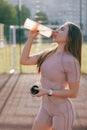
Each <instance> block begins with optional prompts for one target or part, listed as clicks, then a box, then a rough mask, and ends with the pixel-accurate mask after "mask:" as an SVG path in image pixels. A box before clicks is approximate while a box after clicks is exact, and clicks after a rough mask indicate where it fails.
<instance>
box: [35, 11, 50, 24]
mask: <svg viewBox="0 0 87 130" xmlns="http://www.w3.org/2000/svg"><path fill="white" fill-rule="evenodd" d="M35 21H38V22H40V23H42V24H48V19H47V16H46V14H45V13H43V12H38V13H36V15H35Z"/></svg>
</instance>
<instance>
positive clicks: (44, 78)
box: [41, 52, 80, 102]
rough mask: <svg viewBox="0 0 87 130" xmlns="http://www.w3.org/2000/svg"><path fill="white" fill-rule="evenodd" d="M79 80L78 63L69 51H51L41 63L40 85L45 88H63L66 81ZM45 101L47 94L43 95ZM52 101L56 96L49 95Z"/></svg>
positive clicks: (47, 97) (47, 98)
mask: <svg viewBox="0 0 87 130" xmlns="http://www.w3.org/2000/svg"><path fill="white" fill-rule="evenodd" d="M77 81H78V82H79V81H80V65H79V62H78V61H77V60H76V58H75V57H74V56H72V55H71V54H70V53H61V52H59V53H53V54H52V55H50V56H48V57H47V58H46V59H45V61H44V62H43V63H42V65H41V85H42V87H43V88H47V89H50V88H51V89H54V90H59V89H64V88H65V87H66V82H77ZM43 98H44V100H45V101H47V100H49V96H44V97H43ZM50 98H51V99H52V100H55V101H54V102H57V101H56V99H58V98H56V97H53V96H51V97H50Z"/></svg>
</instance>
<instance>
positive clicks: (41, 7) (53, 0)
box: [7, 0, 87, 35]
mask: <svg viewBox="0 0 87 130" xmlns="http://www.w3.org/2000/svg"><path fill="white" fill-rule="evenodd" d="M7 1H8V2H9V3H12V4H14V5H16V4H18V0H7ZM21 2H22V4H25V5H26V6H27V7H29V9H30V11H31V18H32V19H34V18H35V14H36V12H38V11H41V12H44V13H45V14H46V15H47V17H48V20H49V24H53V23H55V22H56V23H58V24H59V25H61V24H63V23H65V22H66V21H72V22H75V23H76V24H78V25H80V26H81V27H82V29H83V33H84V35H87V0H76V1H75V0H21Z"/></svg>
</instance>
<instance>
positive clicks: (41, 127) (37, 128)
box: [32, 121, 52, 130]
mask: <svg viewBox="0 0 87 130" xmlns="http://www.w3.org/2000/svg"><path fill="white" fill-rule="evenodd" d="M32 130H52V127H51V126H49V125H46V124H43V123H41V122H38V121H35V123H34V125H33V128H32Z"/></svg>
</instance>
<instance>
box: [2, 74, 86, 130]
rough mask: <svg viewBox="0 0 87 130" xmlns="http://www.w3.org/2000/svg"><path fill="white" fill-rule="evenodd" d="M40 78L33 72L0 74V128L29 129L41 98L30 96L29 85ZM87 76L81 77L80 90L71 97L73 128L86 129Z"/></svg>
mask: <svg viewBox="0 0 87 130" xmlns="http://www.w3.org/2000/svg"><path fill="white" fill-rule="evenodd" d="M39 79H40V76H39V75H34V74H21V75H20V74H14V75H0V130H31V127H32V123H33V121H34V118H35V116H36V114H37V112H38V110H39V106H40V103H41V98H40V99H38V98H32V97H31V96H30V95H29V93H28V91H29V87H30V86H31V85H32V84H34V83H35V82H36V81H38V80H39ZM86 96H87V76H86V75H83V76H82V77H81V83H80V91H79V95H78V97H77V98H76V99H72V100H73V102H74V104H75V107H76V112H77V119H76V120H75V123H74V126H73V130H87V98H86Z"/></svg>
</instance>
